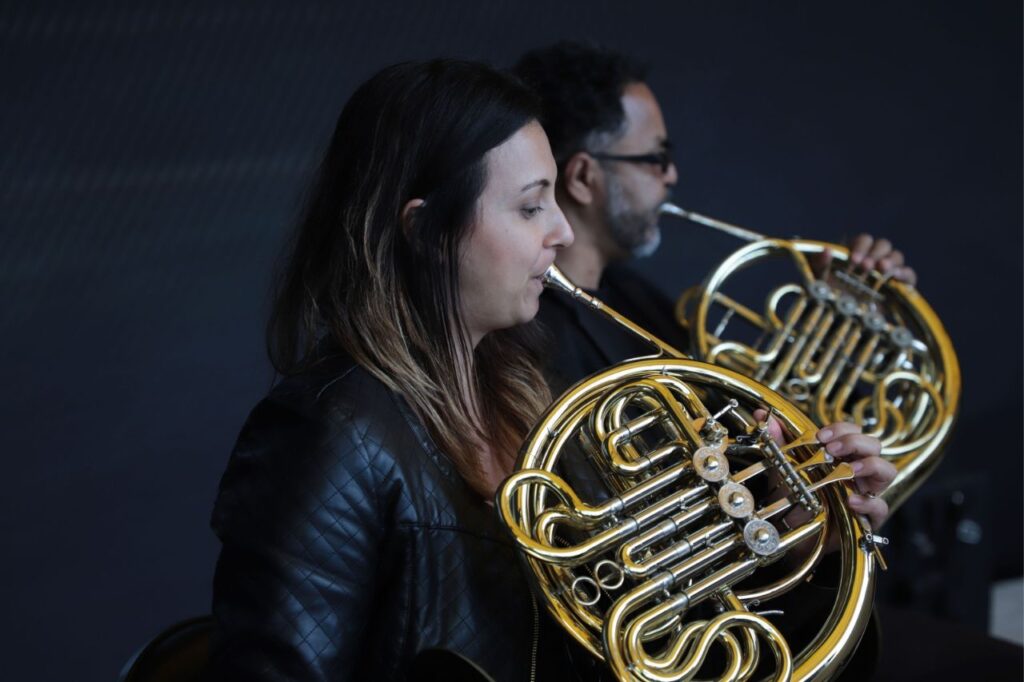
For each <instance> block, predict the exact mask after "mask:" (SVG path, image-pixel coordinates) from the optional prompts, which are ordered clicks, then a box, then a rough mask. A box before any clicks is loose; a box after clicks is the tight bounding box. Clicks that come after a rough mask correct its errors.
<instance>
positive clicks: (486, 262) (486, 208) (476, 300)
mask: <svg viewBox="0 0 1024 682" xmlns="http://www.w3.org/2000/svg"><path fill="white" fill-rule="evenodd" d="M484 162H485V163H486V165H487V185H486V186H485V187H484V190H483V192H482V193H481V195H480V198H479V200H478V201H477V209H476V219H475V222H474V224H473V226H472V227H471V228H470V231H469V235H468V236H467V237H466V238H465V240H463V242H462V246H461V248H460V260H459V293H460V297H461V299H462V315H463V319H464V320H465V322H466V327H467V328H468V330H469V334H470V339H471V340H472V343H473V345H474V346H476V344H477V343H478V342H479V341H480V339H481V338H482V337H483V336H484V334H487V333H488V332H491V331H494V330H497V329H505V328H507V327H512V326H515V325H517V324H523V323H526V322H529V321H530V320H532V319H533V317H534V315H536V314H537V307H538V305H539V300H538V299H539V297H540V294H541V291H542V290H543V288H544V286H543V284H542V282H541V276H542V275H543V274H544V271H545V270H547V268H548V266H549V265H551V264H552V263H553V262H554V261H555V251H556V249H558V248H560V247H563V246H568V245H569V244H571V243H572V239H573V235H572V228H571V227H569V223H568V222H566V220H565V216H564V215H562V211H561V210H560V209H559V208H558V204H556V203H555V176H556V174H557V167H556V166H555V160H554V158H552V156H551V147H550V145H549V144H548V137H547V135H546V134H545V133H544V129H543V128H541V126H540V124H539V123H536V122H534V123H530V124H528V125H526V126H524V127H523V128H521V129H520V130H519V131H518V132H517V133H516V134H515V135H513V136H512V137H510V138H509V139H508V140H506V141H505V142H504V143H503V144H501V145H500V146H498V147H495V148H494V149H492V150H491V151H489V152H488V153H487V155H486V156H485V157H484Z"/></svg>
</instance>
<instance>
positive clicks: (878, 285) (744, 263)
mask: <svg viewBox="0 0 1024 682" xmlns="http://www.w3.org/2000/svg"><path fill="white" fill-rule="evenodd" d="M661 212H662V213H663V214H667V215H674V216H677V217H680V218H684V219H686V220H690V221H692V222H696V223H699V224H701V225H705V226H708V227H711V228H714V229H716V230H719V231H722V232H726V233H728V234H731V235H733V236H734V237H737V238H739V239H742V240H744V241H747V242H750V243H749V244H747V245H746V246H743V247H741V248H740V249H738V250H737V251H735V252H734V253H733V254H732V255H730V256H729V257H728V258H726V259H725V261H723V262H722V263H721V265H719V266H718V268H717V269H715V270H714V271H713V272H712V273H711V274H710V275H709V276H708V278H707V279H706V280H705V282H704V283H703V284H702V285H700V286H697V287H693V288H691V289H688V290H687V291H685V292H683V294H682V296H680V298H679V301H678V302H677V305H676V319H677V321H678V322H679V323H680V324H681V325H682V326H683V327H685V328H686V329H687V330H688V331H689V334H690V340H691V350H692V352H693V355H694V356H695V357H696V358H698V359H700V360H704V361H706V362H710V363H713V364H716V365H720V366H723V367H728V368H730V369H733V370H736V371H738V372H741V373H743V374H745V375H747V376H749V377H752V378H753V379H755V380H757V381H759V382H762V383H764V384H765V385H767V386H769V387H770V388H772V389H774V390H776V391H779V392H780V393H782V394H783V395H784V396H786V397H787V398H788V399H789V400H791V401H793V402H794V403H796V404H797V405H798V406H799V407H800V408H801V409H803V410H804V412H806V413H807V414H808V415H810V416H811V417H812V418H813V419H815V420H816V421H817V422H818V423H821V424H828V423H833V422H839V421H851V422H854V423H856V424H859V425H861V426H862V427H863V429H864V432H865V433H867V434H870V435H872V436H875V437H877V438H878V439H879V440H881V442H882V456H883V457H886V458H889V459H890V461H891V462H892V463H893V464H894V465H895V466H896V469H897V472H898V473H897V476H896V479H895V480H894V481H893V483H892V485H891V486H890V487H889V488H888V489H887V490H886V491H885V492H884V493H883V495H882V496H883V498H884V499H885V500H886V502H888V504H889V507H890V509H895V508H896V507H898V506H899V505H900V504H902V502H903V501H905V500H906V498H907V497H909V495H910V494H911V493H912V492H913V491H914V490H915V489H916V488H917V486H919V485H920V484H921V483H922V482H923V481H924V479H925V478H926V477H927V476H928V475H929V474H930V473H931V472H932V471H933V470H934V469H935V467H936V466H938V464H939V461H940V459H941V456H942V452H943V448H944V446H945V443H946V441H947V440H948V438H949V436H950V434H951V431H952V428H953V424H954V422H955V421H956V415H957V408H958V404H959V400H960V367H959V364H958V362H957V357H956V353H955V351H954V350H953V344H952V342H951V341H950V339H949V335H948V334H947V333H946V330H945V329H944V328H943V326H942V323H941V322H940V321H939V318H938V316H937V315H936V314H935V312H934V311H933V310H932V308H931V307H930V306H929V305H928V303H927V302H926V301H925V300H924V298H923V297H922V296H921V295H920V294H919V293H918V292H917V290H916V289H915V288H913V287H911V286H909V285H907V284H904V283H903V282H899V281H897V280H893V279H890V278H887V277H884V276H882V275H881V274H879V273H878V272H874V271H871V272H855V271H854V270H853V268H852V263H851V262H850V260H849V250H848V249H846V248H845V247H843V246H840V245H837V244H829V243H827V242H820V241H812V240H807V239H770V238H767V237H765V236H764V235H761V234H759V233H757V232H753V231H751V230H747V229H745V228H742V227H738V226H736V225H731V224H729V223H726V222H723V221H720V220H716V219H714V218H709V217H707V216H703V215H700V214H699V213H694V212H692V211H687V210H685V209H682V208H680V207H678V206H675V205H672V204H664V205H662V207H661ZM826 250H828V251H830V252H831V254H832V264H831V265H830V268H829V271H827V272H825V273H820V274H818V273H815V272H814V270H813V269H812V268H811V265H810V263H809V262H808V258H809V257H812V256H814V255H817V254H821V253H822V252H823V251H826ZM780 259H781V260H783V261H786V260H788V262H789V263H791V264H792V266H793V268H792V271H791V273H790V276H795V277H794V279H793V280H789V281H785V282H784V283H783V284H781V285H780V286H777V287H775V288H774V289H772V290H771V291H770V292H769V293H768V295H767V297H766V299H765V302H764V305H763V310H760V311H758V310H755V309H754V307H756V304H754V303H750V302H748V303H744V302H743V301H741V300H740V299H741V294H740V293H736V292H742V291H743V290H746V291H749V290H750V287H749V285H747V286H738V287H735V291H734V292H731V293H727V288H728V286H729V285H730V284H732V283H733V281H734V280H735V279H736V277H735V275H736V273H738V272H740V271H741V270H746V269H750V268H752V267H754V266H761V265H765V266H766V267H767V263H768V262H769V261H776V262H778V261H779V260H780Z"/></svg>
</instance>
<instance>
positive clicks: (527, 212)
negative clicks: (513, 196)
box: [519, 206, 544, 218]
mask: <svg viewBox="0 0 1024 682" xmlns="http://www.w3.org/2000/svg"><path fill="white" fill-rule="evenodd" d="M543 210H544V208H543V207H542V206H526V207H525V208H521V209H520V210H519V212H520V213H522V214H523V217H524V218H532V217H533V216H535V215H537V214H538V213H540V212H541V211H543Z"/></svg>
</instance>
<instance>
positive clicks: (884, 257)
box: [810, 234, 917, 286]
mask: <svg viewBox="0 0 1024 682" xmlns="http://www.w3.org/2000/svg"><path fill="white" fill-rule="evenodd" d="M849 248H850V262H852V263H853V264H854V266H855V267H858V268H861V269H862V270H872V269H874V270H877V271H878V272H880V273H881V274H883V275H888V276H890V277H892V278H893V279H896V280H899V281H901V282H904V283H906V284H909V285H911V286H914V285H916V284H917V273H916V272H914V269H913V268H912V267H910V266H909V265H906V264H904V261H903V252H902V251H900V250H898V249H894V248H893V246H892V242H890V241H889V240H888V239H885V238H884V237H882V238H879V239H875V238H874V237H872V236H871V235H870V234H859V235H857V236H856V237H854V238H853V239H852V240H851V241H850V244H849ZM831 262H832V252H831V251H824V252H822V253H820V254H818V255H816V256H814V257H812V258H811V259H810V263H811V269H812V270H813V271H814V274H815V275H817V276H819V277H820V276H822V275H823V274H824V273H825V272H826V271H827V270H828V266H829V263H831Z"/></svg>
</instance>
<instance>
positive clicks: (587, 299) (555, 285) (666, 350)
mask: <svg viewBox="0 0 1024 682" xmlns="http://www.w3.org/2000/svg"><path fill="white" fill-rule="evenodd" d="M543 279H544V285H545V286H547V287H548V288H549V289H556V290H558V291H561V292H562V293H564V294H567V295H569V296H571V297H573V298H574V299H575V300H577V301H581V302H583V303H584V304H586V306H587V307H588V308H590V309H591V310H596V311H597V312H599V313H601V314H602V315H604V316H605V317H607V318H608V319H610V320H612V321H613V322H615V323H617V324H619V325H620V326H622V327H625V328H626V329H628V330H629V331H631V332H632V333H633V334H635V335H637V336H639V337H640V338H641V339H643V340H644V341H646V342H647V343H648V344H649V345H651V346H653V347H654V348H657V349H658V352H659V355H661V356H665V357H669V358H679V359H682V360H689V359H691V358H690V356H689V355H686V354H685V353H683V352H682V351H680V350H678V349H676V348H675V347H673V346H672V345H670V344H668V343H666V342H665V341H662V340H661V339H659V338H658V337H657V336H655V335H654V334H652V333H651V332H649V331H647V330H646V329H644V328H643V327H641V326H640V325H638V324H636V323H635V322H633V321H632V320H630V319H629V318H628V317H626V316H625V315H622V314H621V313H619V312H617V311H616V310H615V309H614V308H612V307H610V306H608V305H606V304H605V303H604V301H602V300H601V299H599V298H597V297H596V296H592V295H590V294H588V293H587V292H586V291H584V290H583V289H580V288H579V287H578V286H576V285H575V284H573V282H572V280H570V279H569V278H568V277H566V276H565V273H563V272H562V271H561V270H559V269H558V267H557V266H556V265H553V264H552V265H551V266H549V267H548V269H547V270H546V271H545V272H544V277H543Z"/></svg>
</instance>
